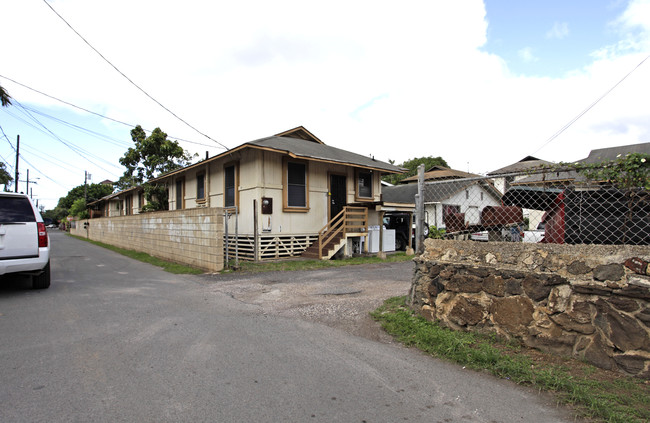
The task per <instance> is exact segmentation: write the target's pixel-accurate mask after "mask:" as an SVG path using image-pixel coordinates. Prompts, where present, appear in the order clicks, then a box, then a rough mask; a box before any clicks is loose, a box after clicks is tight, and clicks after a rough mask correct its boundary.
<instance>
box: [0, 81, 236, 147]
mask: <svg viewBox="0 0 650 423" xmlns="http://www.w3.org/2000/svg"><path fill="white" fill-rule="evenodd" d="M0 78H4V79H6V80H7V81H11V82H13V83H14V84H16V85H20V86H21V87H23V88H27V89H28V90H31V91H33V92H35V93H37V94H40V95H42V96H45V97H47V98H50V99H52V100H55V101H58V102H60V103H63V104H65V105H68V106H70V107H74V108H75V109H79V110H81V111H84V112H86V113H90V114H92V115H95V116H99V117H101V118H103V119H107V120H110V121H112V122H115V123H119V124H120V125H124V126H128V127H129V128H135V127H136V126H137V125H135V124H132V123H128V122H123V121H121V120H118V119H114V118H112V117H110V116H106V115H103V114H101V113H97V112H94V111H92V110H89V109H86V108H84V107H81V106H77V105H76V104H72V103H70V102H68V101H65V100H61V99H60V98H57V97H54V96H52V95H50V94H46V93H44V92H42V91H39V90H37V89H35V88H32V87H30V86H28V85H25V84H22V83H20V82H18V81H16V80H15V79H11V78H9V77H7V76H4V75H0ZM143 129H144V130H145V131H146V132H149V133H151V132H153V131H152V130H151V129H146V128H143ZM168 137H169V138H172V139H174V140H177V141H182V142H186V143H189V144H196V145H201V146H203V147H214V145H210V144H204V143H201V142H197V141H190V140H186V139H183V138H179V137H175V136H173V135H168ZM221 147H222V148H226V147H225V146H223V145H221ZM226 150H227V148H226Z"/></svg>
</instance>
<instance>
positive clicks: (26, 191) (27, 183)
mask: <svg viewBox="0 0 650 423" xmlns="http://www.w3.org/2000/svg"><path fill="white" fill-rule="evenodd" d="M16 182H18V181H16ZM25 186H26V187H27V188H26V189H25V194H29V169H27V180H26V181H25Z"/></svg>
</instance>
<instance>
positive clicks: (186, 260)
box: [71, 208, 224, 272]
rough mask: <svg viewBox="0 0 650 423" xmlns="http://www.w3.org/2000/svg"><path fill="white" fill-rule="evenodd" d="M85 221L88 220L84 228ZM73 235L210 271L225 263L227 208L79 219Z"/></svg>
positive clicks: (218, 268)
mask: <svg viewBox="0 0 650 423" xmlns="http://www.w3.org/2000/svg"><path fill="white" fill-rule="evenodd" d="M83 223H88V226H87V228H84V224H83ZM71 233H72V234H73V235H77V236H81V237H85V238H89V239H91V240H93V241H99V242H103V243H105V244H109V245H114V246H116V247H121V248H126V249H129V250H135V251H140V252H143V253H147V254H150V255H152V256H154V257H158V258H161V259H163V260H168V261H171V262H174V263H181V264H186V265H189V266H192V267H196V268H199V269H203V270H205V271H207V272H218V271H220V270H222V269H223V267H224V261H223V257H224V253H223V210H222V209H221V208H201V209H184V210H174V211H161V212H153V213H143V214H137V215H132V216H118V217H103V218H99V219H90V220H87V221H83V222H77V225H76V228H75V229H71Z"/></svg>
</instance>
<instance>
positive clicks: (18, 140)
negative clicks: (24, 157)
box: [14, 135, 20, 192]
mask: <svg viewBox="0 0 650 423" xmlns="http://www.w3.org/2000/svg"><path fill="white" fill-rule="evenodd" d="M18 157H20V135H17V136H16V179H15V180H14V192H18Z"/></svg>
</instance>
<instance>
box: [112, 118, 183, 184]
mask: <svg viewBox="0 0 650 423" xmlns="http://www.w3.org/2000/svg"><path fill="white" fill-rule="evenodd" d="M131 139H132V140H133V143H134V144H135V145H134V146H133V147H130V148H129V149H128V150H127V151H126V153H124V156H122V157H121V158H120V164H121V165H122V166H124V167H126V171H125V172H124V175H122V177H121V178H120V180H119V181H118V182H117V183H116V186H117V187H118V188H119V189H120V190H123V189H128V188H132V187H134V186H136V185H140V184H143V183H144V182H145V181H147V180H149V179H153V178H155V177H156V176H158V175H160V174H163V173H167V172H170V171H172V170H175V169H178V168H181V167H184V166H187V165H188V164H189V163H190V160H191V156H190V154H189V153H188V152H187V151H185V150H183V148H182V147H181V146H180V145H179V144H178V142H177V141H172V140H169V139H167V134H166V133H164V132H163V131H162V130H161V129H160V128H156V129H154V130H153V132H152V133H151V135H149V136H147V134H146V133H145V132H144V129H142V127H141V126H140V125H138V126H136V127H135V128H134V129H133V130H131Z"/></svg>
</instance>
